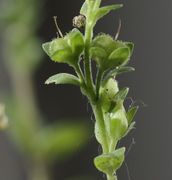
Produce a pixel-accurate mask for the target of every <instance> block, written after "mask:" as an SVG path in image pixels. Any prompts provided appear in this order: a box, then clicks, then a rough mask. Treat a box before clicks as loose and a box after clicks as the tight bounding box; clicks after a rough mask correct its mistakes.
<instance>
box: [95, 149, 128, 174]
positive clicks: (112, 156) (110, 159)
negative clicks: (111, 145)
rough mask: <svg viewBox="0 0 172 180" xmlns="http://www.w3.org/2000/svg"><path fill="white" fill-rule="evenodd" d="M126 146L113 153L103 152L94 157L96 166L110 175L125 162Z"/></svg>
mask: <svg viewBox="0 0 172 180" xmlns="http://www.w3.org/2000/svg"><path fill="white" fill-rule="evenodd" d="M124 153H125V148H124V147H123V148H120V149H117V150H115V151H114V152H112V153H108V154H102V155H100V156H97V157H96V158H95V159H94V164H95V166H96V168H97V169H98V170H99V171H101V172H103V173H105V174H108V175H113V174H115V172H116V171H117V170H118V169H119V168H120V167H121V165H122V164H123V162H124Z"/></svg>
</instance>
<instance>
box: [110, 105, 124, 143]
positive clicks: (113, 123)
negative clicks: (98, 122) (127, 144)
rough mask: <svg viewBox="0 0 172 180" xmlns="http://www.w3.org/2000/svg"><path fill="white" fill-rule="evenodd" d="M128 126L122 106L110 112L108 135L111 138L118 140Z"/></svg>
mask: <svg viewBox="0 0 172 180" xmlns="http://www.w3.org/2000/svg"><path fill="white" fill-rule="evenodd" d="M127 128H128V121H127V118H126V115H125V111H124V109H123V108H121V107H120V108H119V109H118V110H114V112H111V113H110V137H111V139H112V140H114V139H115V140H120V139H121V138H122V137H123V136H124V134H125V132H126V131H127Z"/></svg>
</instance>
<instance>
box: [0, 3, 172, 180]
mask: <svg viewBox="0 0 172 180" xmlns="http://www.w3.org/2000/svg"><path fill="white" fill-rule="evenodd" d="M82 2H83V1H82V0H70V1H67V0H54V1H53V0H51V1H48V0H47V2H46V4H45V5H44V15H45V16H46V17H45V18H44V19H43V23H42V26H41V27H40V30H39V32H38V34H39V36H41V37H42V39H43V41H48V40H50V39H51V38H53V36H55V29H54V24H53V23H52V18H51V17H52V16H53V15H57V16H58V17H59V19H60V22H59V23H60V25H61V27H62V30H63V32H67V31H69V29H70V28H71V27H72V26H71V19H72V17H73V16H75V15H77V12H78V10H79V7H80V5H81V4H82ZM104 2H105V1H104ZM113 2H122V3H124V5H125V6H124V8H123V9H121V10H119V11H118V12H115V13H111V14H110V15H109V16H107V17H106V18H105V19H104V20H103V21H101V22H99V23H98V25H97V28H96V32H100V31H104V32H107V33H111V34H114V33H115V32H116V29H117V24H118V19H119V18H121V19H122V24H123V25H122V31H121V35H120V39H122V40H129V41H130V40H131V41H133V42H134V43H135V52H134V56H133V58H132V61H131V64H132V65H133V66H134V67H135V68H136V72H134V73H131V74H126V75H123V76H122V77H121V78H120V85H121V86H129V87H130V96H131V97H133V99H134V100H136V102H137V104H139V105H140V111H139V113H138V115H137V117H136V120H137V129H136V130H135V131H134V132H133V133H131V134H130V135H129V137H128V138H127V139H125V140H124V142H123V144H125V145H126V146H127V147H129V145H130V143H131V139H132V138H134V139H135V141H136V144H135V145H134V146H133V147H132V149H131V151H130V153H129V155H128V156H127V159H126V161H127V164H128V166H129V171H130V176H131V180H170V179H172V174H171V168H172V155H171V152H172V140H171V137H172V118H171V112H172V110H171V109H172V101H171V100H172V95H171V94H172V83H171V76H172V71H171V68H172V50H171V48H172V47H171V42H172V35H171V32H172V21H171V18H172V10H171V9H172V1H171V0H163V1H161V0H151V1H143V0H142V1H138V0H131V1H114V0H109V1H107V3H109V4H110V3H113ZM61 71H70V68H68V67H66V66H65V65H58V64H55V65H54V63H52V62H50V61H49V60H48V58H47V59H45V60H44V62H43V63H42V65H41V66H40V68H39V69H38V71H37V73H36V74H35V87H36V89H37V96H38V100H39V104H40V108H41V110H42V112H43V113H44V114H45V115H46V116H47V117H49V118H50V119H55V118H57V117H70V116H73V117H80V116H81V115H82V116H85V117H88V118H89V117H90V116H91V113H89V114H88V113H87V111H86V100H85V99H84V98H82V96H81V95H80V94H79V90H78V89H76V88H74V87H60V88H54V87H44V85H43V82H44V80H45V79H46V78H47V77H48V76H49V75H51V74H54V73H58V72H61ZM72 102H75V104H73V103H72ZM142 102H144V103H142ZM83 104H84V105H83ZM143 104H147V106H146V107H144V105H143ZM47 107H51V108H47ZM50 123H51V122H50ZM90 123H92V122H91V120H90ZM97 152H98V148H97V144H96V142H95V141H94V139H93V140H92V142H91V143H90V145H89V146H88V148H87V149H86V150H84V151H83V152H82V153H81V154H79V155H78V156H76V157H74V158H73V159H71V160H70V161H71V162H70V163H68V164H65V163H63V164H61V165H58V164H57V165H56V166H55V167H54V169H53V171H54V174H55V175H54V177H55V179H56V180H57V179H59V180H63V179H64V178H65V176H66V177H67V176H70V174H76V173H77V171H80V172H82V173H83V174H89V173H91V174H93V175H95V177H97V179H101V177H102V175H101V174H99V173H97V171H96V170H95V168H94V167H93V166H92V165H91V164H92V162H91V159H90V158H92V157H94V155H95V154H96V153H97ZM85 156H86V157H85ZM21 159H22V156H21V155H19V153H17V151H16V150H15V148H14V147H13V145H12V144H11V143H10V142H9V140H8V138H7V137H6V136H5V135H4V133H3V134H2V133H1V135H0V180H15V179H16V180H20V179H21V180H23V179H25V172H24V170H22V169H23V161H22V160H21ZM71 165H72V168H71ZM73 166H74V167H75V168H74V167H73ZM64 167H65V168H67V171H65V170H66V169H65V170H64ZM79 168H80V169H79ZM72 169H74V170H72ZM21 170H22V171H21ZM119 176H120V178H119V179H120V180H129V178H128V176H127V171H126V167H125V165H124V166H123V168H122V169H121V170H120V171H119ZM94 179H96V178H94Z"/></svg>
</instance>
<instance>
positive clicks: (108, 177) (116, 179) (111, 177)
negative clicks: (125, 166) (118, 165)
mask: <svg viewBox="0 0 172 180" xmlns="http://www.w3.org/2000/svg"><path fill="white" fill-rule="evenodd" d="M107 180H118V178H117V176H116V175H114V176H113V175H112V176H110V175H107Z"/></svg>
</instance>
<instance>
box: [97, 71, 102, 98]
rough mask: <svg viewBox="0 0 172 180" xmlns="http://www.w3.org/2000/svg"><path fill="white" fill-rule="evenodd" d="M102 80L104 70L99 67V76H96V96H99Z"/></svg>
mask: <svg viewBox="0 0 172 180" xmlns="http://www.w3.org/2000/svg"><path fill="white" fill-rule="evenodd" d="M101 80H102V71H101V70H100V69H99V70H98V72H97V78H96V98H97V99H98V98H99V90H100V85H101Z"/></svg>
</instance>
